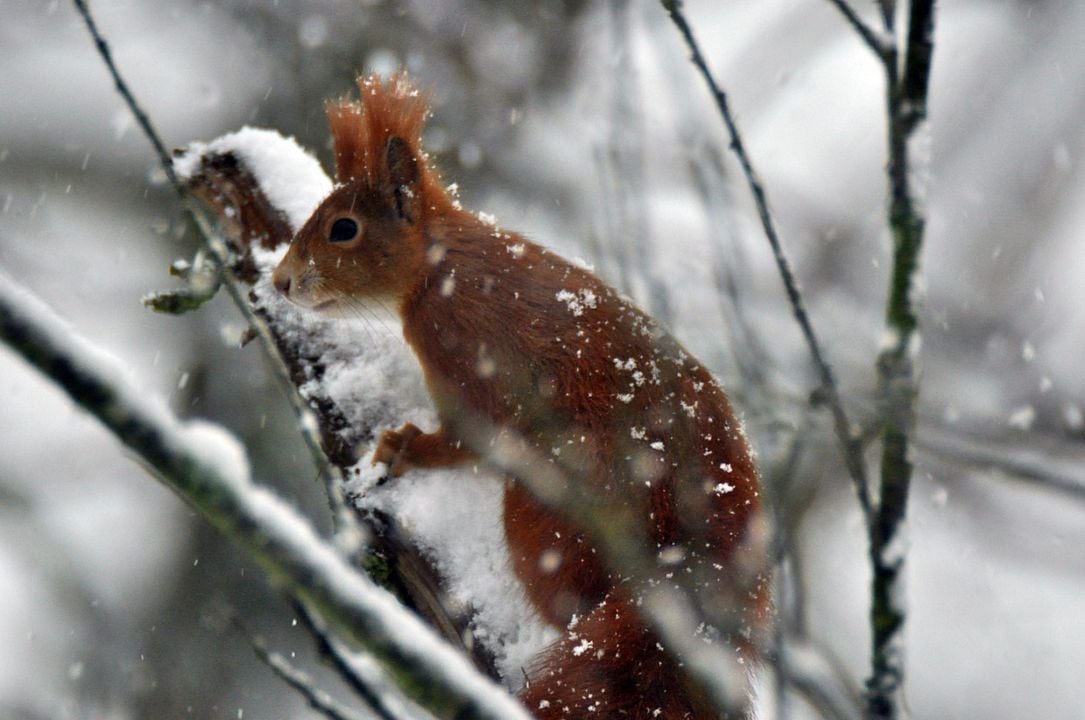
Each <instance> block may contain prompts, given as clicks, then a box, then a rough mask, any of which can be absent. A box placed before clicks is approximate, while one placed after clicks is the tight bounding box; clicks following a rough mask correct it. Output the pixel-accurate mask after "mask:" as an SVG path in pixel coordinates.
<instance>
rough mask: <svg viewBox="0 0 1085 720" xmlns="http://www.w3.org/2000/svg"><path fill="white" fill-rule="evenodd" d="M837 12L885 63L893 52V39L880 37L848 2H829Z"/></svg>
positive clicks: (841, 0)
mask: <svg viewBox="0 0 1085 720" xmlns="http://www.w3.org/2000/svg"><path fill="white" fill-rule="evenodd" d="M829 2H830V3H832V4H833V5H834V6H835V7H836V9H837V10H839V11H840V13H841V14H842V15H843V16H844V19H845V20H847V21H848V24H849V25H851V26H852V28H853V29H854V30H855V32H857V33H858V34H859V37H861V38H862V39H863V42H864V43H866V45H867V47H868V48H870V50H871V51H872V52H873V53H874V54H875V55H877V56H878V57H879V58H881V59H882V60H883V61H884V60H885V58H886V57H888V55H889V54H890V53H891V52H892V51H893V39H892V38H888V39H886V38H883V37H882V36H881V35H879V34H878V33H877V32H876V31H875V30H874V28H872V27H870V26H869V25H867V24H866V22H864V21H863V19H862V18H861V17H859V14H858V13H857V12H855V8H853V7H852V6H851V5H850V4H848V2H847V0H829Z"/></svg>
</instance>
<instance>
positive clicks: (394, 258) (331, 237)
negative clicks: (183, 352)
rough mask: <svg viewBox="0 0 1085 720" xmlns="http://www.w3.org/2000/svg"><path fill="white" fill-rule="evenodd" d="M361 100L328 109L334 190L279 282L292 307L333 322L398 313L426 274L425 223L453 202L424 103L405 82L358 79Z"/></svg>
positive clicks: (290, 253)
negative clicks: (365, 312)
mask: <svg viewBox="0 0 1085 720" xmlns="http://www.w3.org/2000/svg"><path fill="white" fill-rule="evenodd" d="M358 87H359V89H360V90H361V100H360V101H353V100H349V99H341V100H336V101H332V102H329V103H328V104H327V113H328V122H329V124H330V125H331V131H332V138H333V142H334V146H335V164H336V181H337V182H336V187H335V189H334V190H333V191H332V193H331V195H329V196H328V197H327V198H326V199H325V200H324V201H323V202H322V203H321V204H320V206H319V207H318V208H317V209H316V211H315V212H313V214H312V216H311V217H310V218H309V220H308V221H307V222H306V223H305V226H304V227H302V229H301V230H300V231H299V232H298V234H297V235H296V236H295V237H294V239H293V241H292V242H291V243H290V248H289V249H288V250H287V253H286V256H285V257H284V258H283V259H282V262H280V263H279V266H278V267H277V268H276V269H275V272H274V274H273V276H272V278H273V282H274V284H275V287H276V288H277V289H278V290H279V292H280V293H282V294H283V295H284V296H286V297H287V298H289V299H290V300H291V301H293V302H294V303H296V304H298V305H300V306H302V307H306V308H310V309H313V310H317V311H320V312H325V313H329V314H335V315H349V314H352V312H355V311H354V310H352V307H353V306H356V305H358V304H362V303H373V302H376V303H380V304H383V305H385V306H398V305H399V303H400V301H401V300H402V299H403V297H404V296H405V295H406V293H408V292H409V291H410V289H411V288H412V287H414V285H415V284H416V283H417V281H418V280H419V278H420V277H421V273H423V272H424V264H425V254H426V248H425V237H424V233H423V228H424V227H425V223H426V219H427V216H431V215H432V214H433V213H438V212H442V211H445V210H446V209H447V206H448V203H449V199H448V196H447V192H446V191H445V190H444V188H443V187H442V186H441V183H440V178H439V177H438V176H437V173H436V172H435V171H434V170H433V169H431V168H430V167H429V165H428V164H427V161H426V160H427V158H426V155H425V153H423V152H422V147H421V143H422V129H423V126H424V124H425V121H426V118H427V116H428V114H429V107H428V104H427V102H426V98H425V97H424V96H423V95H422V94H421V93H420V92H419V91H418V90H417V89H415V88H414V87H413V86H412V85H411V84H410V82H409V81H408V80H407V78H406V76H405V75H397V76H395V77H393V78H392V79H391V80H389V81H383V80H381V79H380V78H379V77H378V76H375V75H373V76H370V77H368V78H359V79H358Z"/></svg>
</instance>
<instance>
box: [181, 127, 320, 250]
mask: <svg viewBox="0 0 1085 720" xmlns="http://www.w3.org/2000/svg"><path fill="white" fill-rule="evenodd" d="M226 153H232V154H233V155H234V156H235V157H237V158H238V159H239V160H241V161H242V162H243V163H244V165H245V166H246V167H247V168H248V169H249V170H251V171H252V173H253V175H254V176H255V177H256V181H257V182H258V183H259V185H260V188H261V190H263V192H264V195H266V196H267V199H268V201H269V202H270V203H271V204H272V205H274V206H275V207H276V208H278V209H279V210H281V211H282V212H283V213H284V214H285V215H286V218H287V221H288V222H289V223H290V226H291V228H292V229H293V231H294V232H297V231H298V230H300V229H301V226H302V225H304V224H305V221H306V220H308V219H309V216H310V215H312V213H313V210H315V209H316V207H317V205H319V204H320V201H321V200H323V199H324V198H326V197H327V196H328V194H329V193H331V191H332V181H331V180H330V179H329V178H328V176H327V174H325V172H324V170H323V168H321V167H320V163H319V162H317V159H316V158H315V157H313V156H312V155H311V154H309V152H307V151H306V150H305V149H303V148H302V147H301V146H300V145H298V143H297V141H296V140H294V138H292V137H285V136H283V135H281V134H279V133H278V132H276V131H274V130H266V129H263V128H254V127H249V126H245V127H243V128H241V129H240V130H238V131H237V132H233V133H229V134H228V135H223V136H222V137H220V138H217V139H215V140H213V141H211V142H210V143H200V142H195V143H192V144H191V145H189V146H188V148H187V149H186V151H185V152H184V154H182V155H181V156H180V157H177V158H174V160H173V168H174V170H175V171H176V172H177V174H178V176H180V177H181V178H182V179H188V178H190V177H192V176H193V175H194V174H196V172H198V171H199V169H200V161H201V160H202V159H203V158H204V157H205V156H207V155H211V154H226Z"/></svg>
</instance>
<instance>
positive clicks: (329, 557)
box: [0, 279, 527, 720]
mask: <svg viewBox="0 0 1085 720" xmlns="http://www.w3.org/2000/svg"><path fill="white" fill-rule="evenodd" d="M0 336H2V337H3V339H4V341H5V342H6V343H7V344H8V345H9V346H10V347H11V348H12V349H13V350H15V351H16V352H17V353H19V354H20V355H22V356H23V357H24V358H25V359H26V360H27V361H28V362H30V363H31V364H32V365H34V366H35V367H36V368H38V369H39V370H40V371H41V372H42V373H44V374H45V375H46V376H48V377H49V378H50V379H52V380H53V381H54V382H55V383H56V384H57V385H58V386H60V387H61V388H62V389H63V390H64V391H65V392H66V393H68V395H69V396H70V397H71V398H72V399H73V400H75V401H76V402H77V403H79V404H80V405H81V406H82V407H83V408H85V409H86V410H87V411H88V412H90V413H91V414H92V415H94V416H95V417H96V418H98V420H99V421H101V422H102V424H103V425H105V426H106V428H108V429H109V430H110V431H111V432H112V433H113V434H114V435H115V436H116V437H117V438H118V439H119V440H120V441H121V442H122V443H124V444H125V445H126V446H127V447H128V448H129V449H130V450H131V451H132V452H133V453H135V454H136V456H137V457H138V458H139V459H140V460H141V461H142V462H143V463H144V464H145V465H146V466H147V467H148V469H149V470H150V471H151V472H153V473H154V474H155V475H156V476H157V477H158V478H159V479H160V480H162V481H163V482H164V483H165V484H166V485H167V486H168V487H170V488H171V489H172V490H174V491H175V492H177V493H178V494H179V495H180V496H181V497H183V498H184V499H185V500H186V501H187V502H189V503H190V504H191V505H192V506H193V507H194V508H196V509H197V510H198V511H199V512H200V513H201V514H202V515H203V516H204V517H205V518H206V519H207V520H208V521H209V522H211V523H212V524H213V525H214V526H215V527H216V528H218V529H219V530H221V531H222V532H223V533H224V534H226V535H227V536H228V537H230V538H231V540H232V541H234V542H235V543H237V544H238V545H240V546H242V547H244V548H245V549H246V550H247V551H248V552H249V553H250V554H251V555H252V556H253V557H254V559H256V560H257V561H258V562H259V564H260V565H261V566H262V567H263V568H264V569H265V571H266V572H267V573H268V575H269V576H270V577H271V578H272V579H273V580H274V581H275V582H276V583H277V584H279V585H280V586H281V587H283V589H284V590H285V591H286V592H288V593H289V594H290V595H292V596H293V597H295V598H297V599H298V600H300V601H302V602H304V603H306V604H307V605H309V606H311V607H313V608H314V609H316V610H317V611H318V612H319V613H320V614H321V616H322V617H323V618H325V620H326V621H327V622H328V623H329V625H330V626H331V627H333V628H335V630H336V631H337V632H339V633H341V634H342V635H343V636H344V637H346V638H349V639H350V640H351V642H353V643H355V644H357V646H358V647H361V648H365V649H366V650H368V651H369V652H370V653H372V655H373V656H374V657H376V658H378V659H379V660H380V661H381V663H382V664H383V665H384V667H385V668H386V670H388V671H389V672H390V673H391V674H392V675H393V676H395V677H396V678H397V679H398V680H399V682H401V683H403V684H406V685H409V686H410V694H411V696H412V697H413V698H414V699H416V700H417V701H418V702H420V703H422V704H423V705H425V706H426V707H428V708H430V709H431V710H432V711H433V712H434V713H435V714H436V715H438V716H439V717H449V718H451V717H457V718H467V717H471V718H492V719H493V720H510V719H512V718H527V714H526V713H525V712H524V710H523V708H522V707H521V706H520V705H519V704H518V703H517V702H516V701H515V700H513V699H512V698H511V697H510V696H509V695H508V694H507V693H506V692H505V691H504V690H502V689H500V688H498V687H497V686H495V685H494V684H493V683H492V682H490V681H489V680H487V679H486V678H484V677H482V676H481V675H479V674H478V673H477V672H476V671H475V670H474V668H473V667H471V665H470V663H469V662H468V661H467V660H466V659H465V658H464V657H463V656H462V655H461V654H460V653H458V652H456V651H455V650H453V649H452V648H450V647H448V646H447V645H446V644H444V643H443V642H441V641H440V640H438V639H437V638H436V637H435V636H434V634H433V633H432V631H430V630H429V628H427V627H426V626H425V625H424V624H423V623H422V622H421V621H420V620H419V619H418V618H417V617H415V616H414V615H413V614H411V613H410V612H408V611H407V610H406V609H405V608H403V607H402V606H401V605H400V604H399V603H398V602H397V601H396V600H395V598H393V597H392V596H391V595H390V594H389V593H387V592H386V591H384V590H382V589H380V588H378V587H377V586H376V585H374V584H373V582H372V581H370V580H369V579H368V578H367V577H366V576H365V575H364V574H363V573H361V572H359V571H358V570H357V569H355V568H354V567H352V566H351V565H350V563H348V562H347V560H346V559H345V558H344V557H343V556H342V555H341V554H340V553H339V552H337V551H336V550H335V549H334V548H333V547H332V546H331V545H329V544H328V543H327V542H325V541H324V540H322V539H321V538H320V537H319V536H318V535H317V533H316V532H315V530H313V528H312V526H311V525H310V524H309V523H308V522H307V521H306V520H305V519H304V518H302V517H301V516H300V515H298V513H297V512H296V511H295V510H293V509H292V508H291V507H290V506H289V505H287V504H286V503H285V502H283V501H282V500H281V499H280V498H278V497H277V496H276V495H274V494H273V493H271V492H270V491H268V490H267V489H265V488H263V487H259V486H256V485H254V484H253V483H252V480H251V478H250V473H249V466H248V461H247V458H246V455H245V452H244V450H243V449H242V448H241V446H240V445H239V444H238V443H237V441H236V440H235V439H234V438H233V437H232V436H231V435H230V434H229V433H227V432H226V431H224V430H223V429H221V428H220V427H218V426H215V425H211V424H208V423H204V422H199V421H194V422H182V421H180V420H178V419H177V418H176V417H175V416H174V415H173V414H171V413H170V412H169V411H168V410H167V409H166V408H165V407H164V406H163V405H162V404H160V403H157V402H155V401H154V400H148V399H146V398H145V397H143V396H141V395H140V394H139V393H138V392H137V391H136V389H135V388H133V387H132V386H131V385H129V384H127V383H125V382H124V380H123V378H124V377H125V375H126V372H125V370H124V368H123V367H122V366H120V364H119V363H118V362H117V361H116V360H113V359H112V358H110V357H108V356H106V355H105V354H104V353H102V352H101V351H99V350H97V349H96V348H94V347H93V346H92V345H90V344H89V343H88V342H86V341H85V340H83V339H81V338H80V337H79V336H77V335H75V333H73V332H72V330H71V328H69V327H68V326H67V325H66V324H65V323H64V322H63V321H61V320H60V319H59V318H57V317H56V316H55V315H54V314H53V313H52V312H51V311H50V310H49V309H48V308H47V307H46V306H45V305H44V304H43V303H42V302H41V301H39V300H37V299H36V298H34V297H33V296H31V295H30V294H29V293H28V292H26V291H25V290H22V289H20V288H18V287H17V286H16V284H15V283H14V281H12V280H10V279H4V280H3V281H2V282H0Z"/></svg>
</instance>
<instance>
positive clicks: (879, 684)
mask: <svg viewBox="0 0 1085 720" xmlns="http://www.w3.org/2000/svg"><path fill="white" fill-rule="evenodd" d="M933 30H934V0H912V2H911V4H910V9H909V21H908V42H907V46H906V48H905V56H904V62H903V77H902V76H901V74H900V70H899V69H898V68H897V65H896V58H895V56H894V58H893V61H892V62H889V63H886V68H885V69H886V85H887V94H888V103H887V104H888V130H889V138H888V143H889V167H888V174H889V208H888V210H889V217H888V222H889V228H890V231H891V233H892V236H893V268H892V272H891V276H890V279H889V297H888V300H887V303H886V325H887V327H888V328H889V331H890V334H889V342H888V343H887V344H886V347H884V348H883V350H882V352H881V354H880V356H879V358H878V363H877V367H878V378H879V385H880V390H881V397H880V400H881V403H882V415H883V420H884V428H883V431H882V459H881V479H880V483H879V491H880V492H879V502H878V508H877V512H876V513H875V516H874V522H872V523H871V525H870V561H871V570H872V580H871V608H870V625H871V672H870V677H869V679H868V680H867V714H868V716H869V717H872V718H886V719H894V718H898V717H902V716H903V715H904V710H903V700H902V698H901V688H902V684H903V680H904V658H903V648H902V643H901V638H902V636H903V627H904V621H905V610H904V607H903V605H902V602H901V600H902V598H903V596H904V589H903V569H904V562H905V551H904V548H905V543H904V539H903V537H902V535H903V533H904V527H903V526H904V520H905V517H906V515H907V508H908V493H909V488H910V485H911V479H912V469H913V468H912V443H913V435H914V433H915V426H916V402H917V399H918V395H919V381H918V375H917V371H916V356H917V354H918V349H919V318H918V314H917V311H916V307H915V302H914V298H913V297H912V290H913V287H914V285H915V276H916V273H917V272H918V268H919V255H920V250H921V248H922V243H923V235H924V229H925V225H926V218H925V217H924V214H923V212H922V210H921V209H920V207H919V206H918V204H917V202H916V199H915V193H914V189H913V187H912V184H911V167H910V160H911V158H910V155H909V143H910V141H911V139H912V136H913V134H914V132H915V130H916V127H917V126H918V124H919V123H920V122H921V121H922V120H923V119H924V118H925V117H926V114H927V92H928V87H929V79H930V68H931V59H932V54H933V39H932V34H933Z"/></svg>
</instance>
